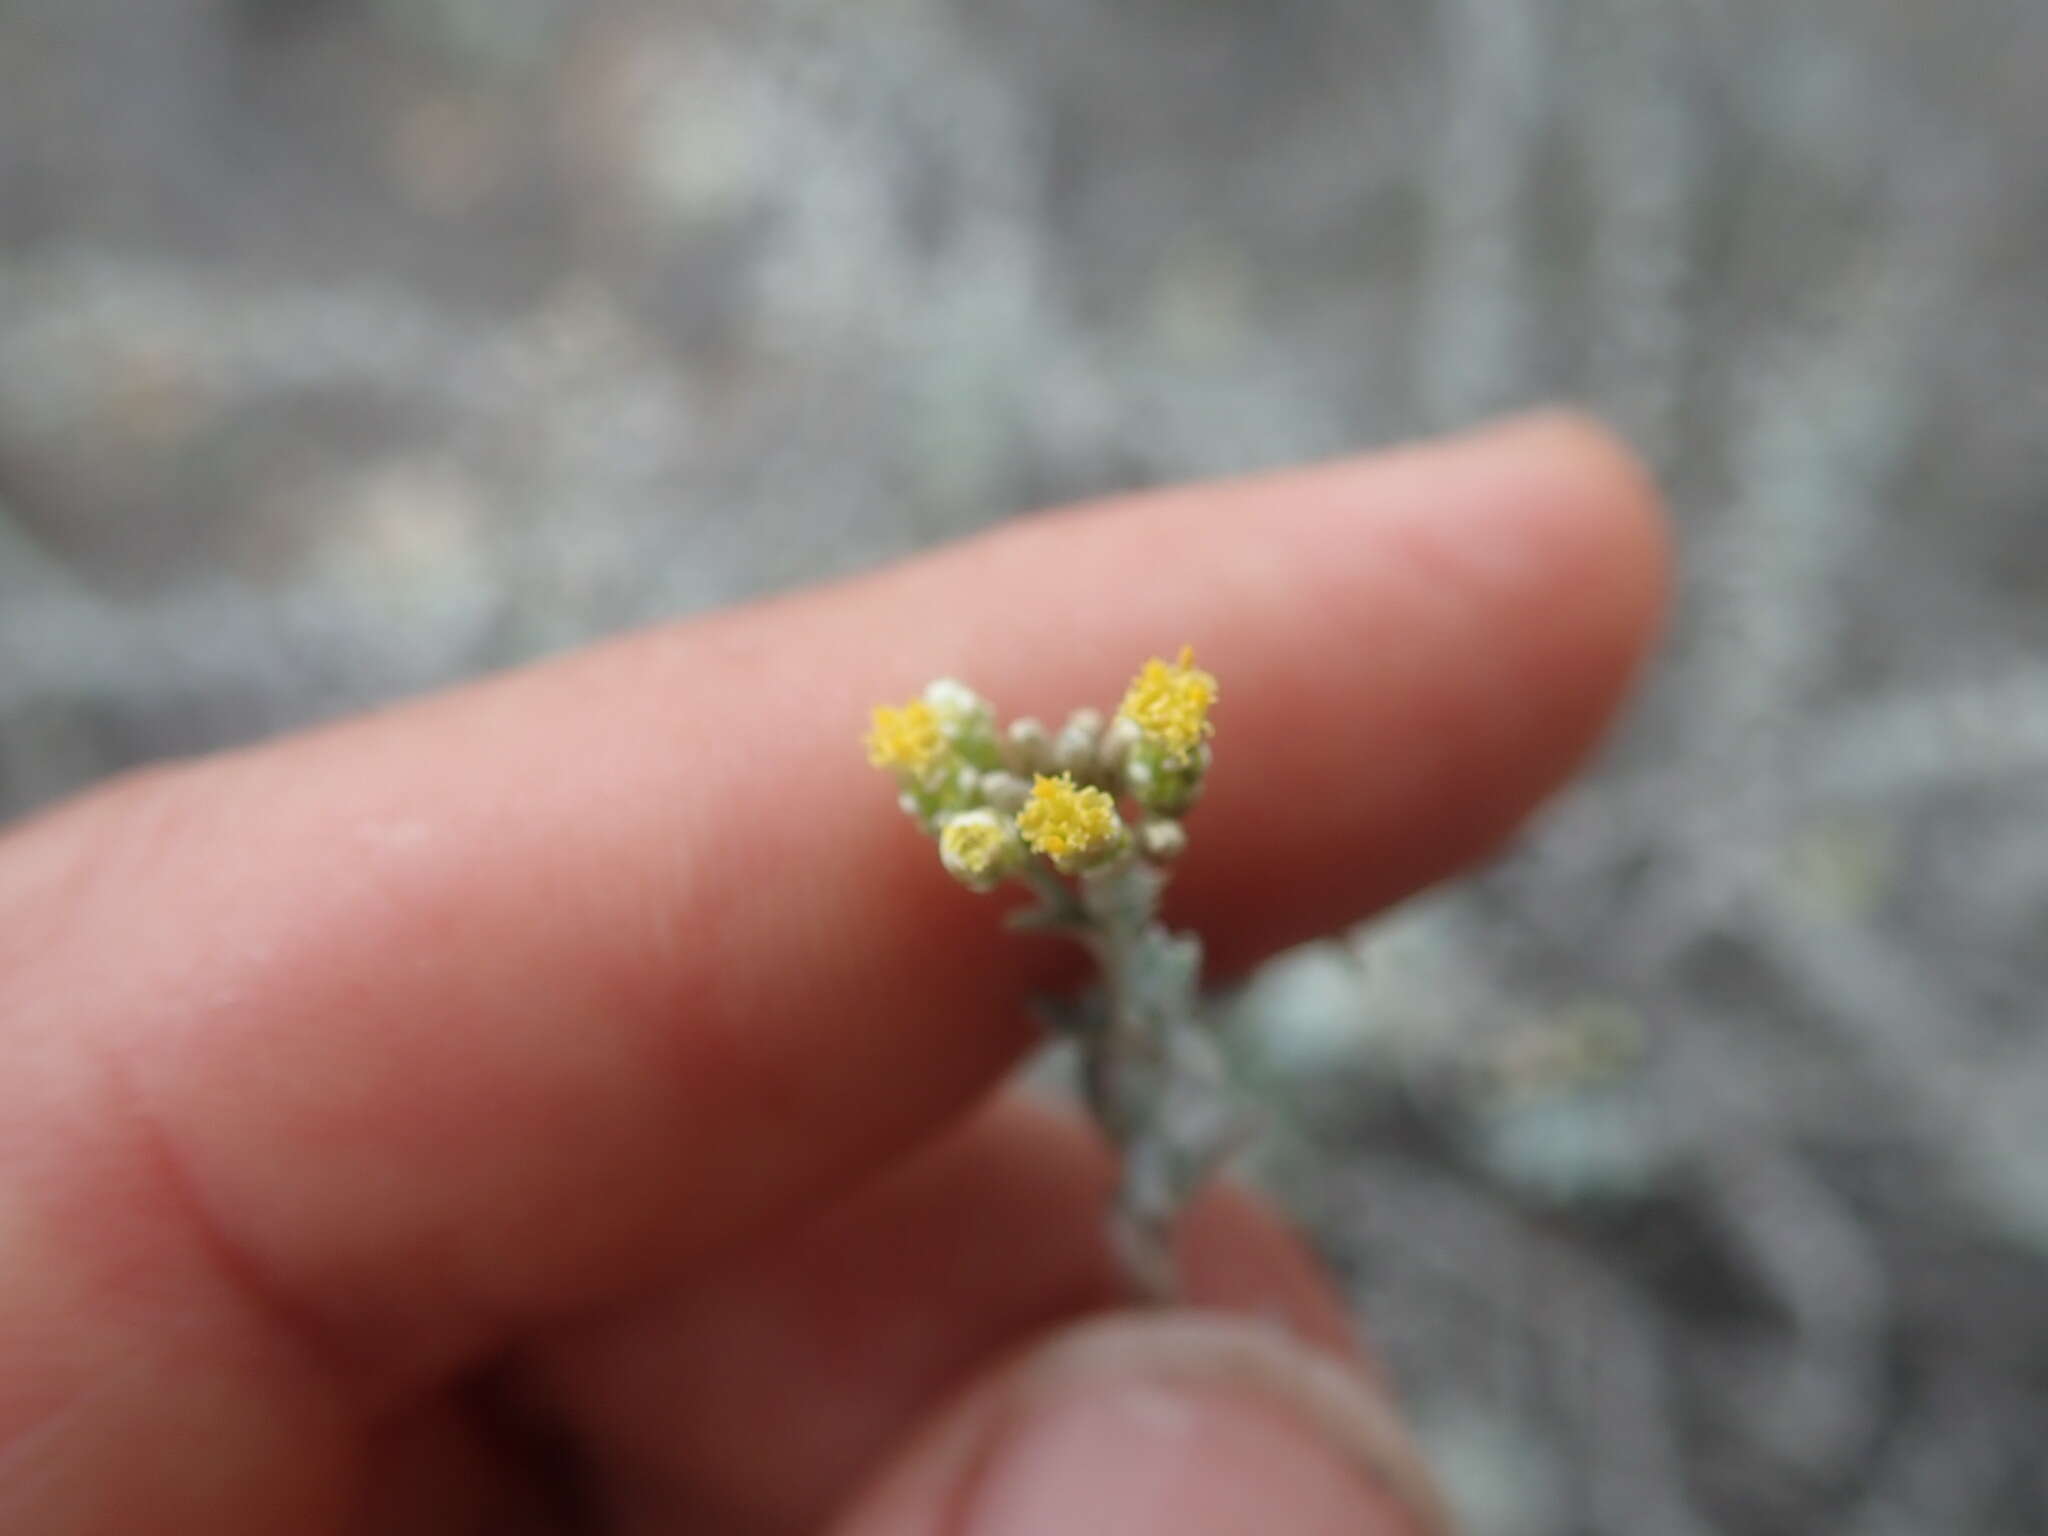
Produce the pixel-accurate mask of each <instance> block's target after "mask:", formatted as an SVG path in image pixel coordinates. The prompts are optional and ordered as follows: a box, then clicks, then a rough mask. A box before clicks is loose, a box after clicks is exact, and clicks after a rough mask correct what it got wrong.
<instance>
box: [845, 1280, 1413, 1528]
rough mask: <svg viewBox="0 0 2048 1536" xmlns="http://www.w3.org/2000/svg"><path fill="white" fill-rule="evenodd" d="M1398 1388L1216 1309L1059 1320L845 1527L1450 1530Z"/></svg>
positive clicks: (961, 1403) (914, 1446)
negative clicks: (1387, 1389)
mask: <svg viewBox="0 0 2048 1536" xmlns="http://www.w3.org/2000/svg"><path fill="white" fill-rule="evenodd" d="M1449 1529H1450V1526H1449V1524H1448V1522H1447V1519H1446V1517H1445V1515H1444V1514H1443V1511H1442V1506H1441V1504H1440V1503H1439V1501H1438V1499H1437V1496H1436V1494H1435V1491H1434V1489H1433V1486H1432V1484H1431V1482H1430V1479H1429V1475H1428V1473H1427V1472H1426V1471H1425V1470H1424V1468H1423V1465H1422V1462H1421V1460H1420V1458H1419V1457H1418V1456H1417V1454H1416V1452H1415V1449H1414V1447H1413V1445H1412V1444H1411V1443H1410V1441H1409V1439H1408V1435H1407V1432H1406V1430H1405V1429H1403V1428H1402V1426H1401V1424H1400V1421H1399V1420H1398V1419H1397V1418H1396V1417H1395V1414H1394V1411H1393V1408H1392V1407H1391V1405H1390V1404H1389V1403H1388V1401H1387V1399H1386V1398H1385V1397H1384V1396H1383V1395H1382V1394H1381V1393H1380V1392H1379V1391H1378V1390H1377V1389H1376V1388H1375V1387H1373V1386H1372V1385H1371V1384H1370V1383H1368V1382H1367V1381H1366V1379H1365V1378H1364V1377H1363V1376H1361V1375H1358V1374H1356V1373H1355V1372H1354V1371H1353V1370H1351V1369H1350V1368H1348V1367H1347V1366H1346V1365H1344V1364H1342V1363H1340V1362H1338V1361H1337V1360H1335V1359H1333V1358H1332V1357H1330V1356H1328V1355H1326V1354H1320V1353H1313V1352H1311V1351H1310V1350H1309V1349H1308V1348H1307V1347H1306V1346H1304V1345H1302V1344H1299V1343H1297V1342H1295V1341H1293V1340H1292V1339H1290V1338H1289V1337H1288V1336H1287V1335H1286V1334H1285V1333H1283V1332H1282V1331H1281V1330H1280V1329H1279V1328H1278V1327H1276V1326H1273V1325H1270V1324H1264V1323H1258V1322H1252V1321H1248V1320H1246V1319H1243V1318H1238V1317H1226V1316H1224V1315H1221V1314H1212V1313H1192V1312H1174V1313H1160V1314H1150V1315H1143V1316H1131V1315H1126V1316H1118V1317H1111V1318H1107V1319H1098V1320H1096V1321H1093V1322H1089V1323H1084V1324H1081V1325H1079V1326H1077V1327H1074V1328H1070V1329H1067V1330H1064V1331H1062V1332H1060V1333H1057V1334H1054V1335H1053V1336H1052V1337H1051V1338H1050V1339H1049V1340H1048V1341H1046V1342H1044V1343H1041V1344H1040V1345H1038V1346H1037V1347H1035V1348H1033V1349H1032V1350H1030V1351H1029V1352H1027V1353H1026V1354H1024V1355H1022V1356H1020V1357H1017V1358H1014V1359H1012V1360H1011V1361H1010V1362H1009V1363H1007V1364H1005V1365H1003V1366H1001V1367H999V1368H998V1369H997V1370H996V1371H995V1372H993V1373H992V1374H991V1375H990V1376H988V1377H985V1378H984V1379H983V1380H981V1381H980V1382H979V1383H977V1384H976V1385H974V1386H972V1387H970V1388H969V1389H968V1391H967V1392H966V1393H965V1394H964V1395H963V1396H961V1397H960V1398H958V1399H956V1400H955V1401H954V1402H953V1403H952V1404H951V1405H950V1406H949V1407H947V1408H945V1409H943V1410H941V1412H940V1413H939V1414H938V1415H937V1417H936V1418H935V1419H933V1420H932V1421H931V1422H930V1423H929V1424H928V1425H927V1426H926V1428H925V1429H924V1430H923V1431H922V1432H920V1433H919V1434H917V1435H916V1436H914V1437H913V1438H912V1440H911V1441H910V1443H909V1445H908V1447H907V1449H906V1450H905V1451H904V1452H903V1453H902V1454H901V1456H900V1458H899V1459H898V1460H897V1461H896V1463H895V1464H894V1465H893V1466H891V1467H889V1468H888V1469H887V1470H886V1471H885V1472H884V1473H883V1474H882V1476H881V1478H880V1480H879V1481H877V1482H876V1483H874V1484H873V1485H872V1486H871V1487H870V1488H869V1489H868V1491H867V1493H866V1494H865V1495H864V1496H863V1497H862V1498H861V1499H859V1500H858V1501H857V1502H856V1504H855V1506H854V1508H853V1511H852V1513H851V1515H850V1516H849V1517H848V1518H847V1519H846V1520H845V1521H844V1522H843V1523H842V1524H841V1526H840V1527H839V1536H1098V1533H1100V1536H1111V1533H1114V1536H1153V1533H1160V1536H1165V1533H1169V1532H1170V1533H1173V1536H1223V1533H1226V1532H1228V1533H1242V1532H1247V1531H1264V1530H1271V1531H1286V1532H1289V1533H1290V1536H1339V1533H1342V1536H1445V1533H1447V1532H1448V1531H1449Z"/></svg>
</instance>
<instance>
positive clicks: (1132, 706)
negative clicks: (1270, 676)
mask: <svg viewBox="0 0 2048 1536" xmlns="http://www.w3.org/2000/svg"><path fill="white" fill-rule="evenodd" d="M1215 702H1216V679H1215V678H1214V677H1212V676H1210V675H1209V674H1208V673H1207V672H1204V671H1203V670H1202V669H1201V668H1199V667H1197V666H1196V665H1195V652H1194V648H1193V647H1192V646H1186V645H1184V646H1182V647H1181V648H1180V659H1179V660H1178V661H1173V662H1165V661H1161V660H1160V659H1159V658H1158V657H1157V656H1155V657H1153V658H1152V659H1151V660H1150V661H1148V662H1146V663H1145V666H1144V670H1143V671H1141V672H1139V674H1138V675H1137V676H1136V677H1135V678H1133V679H1132V680H1131V686H1130V688H1129V689H1128V690H1127V691H1126V692H1125V694H1124V702H1123V707H1122V708H1121V709H1119V710H1118V711H1117V713H1118V714H1120V715H1122V716H1123V717H1124V718H1125V719H1126V720H1129V721H1130V722H1131V723H1132V724H1133V725H1135V726H1137V728H1138V729H1139V730H1140V731H1142V732H1144V734H1145V738H1146V740H1148V741H1150V742H1152V743H1154V744H1155V745H1157V746H1158V747H1159V748H1160V749H1161V750H1162V751H1164V752H1165V753H1166V755H1167V757H1168V758H1169V759H1179V758H1185V757H1186V756H1188V754H1190V753H1191V752H1193V751H1194V750H1195V748H1197V747H1199V746H1200V745H1201V744H1202V743H1203V742H1204V741H1206V740H1207V739H1208V738H1209V737H1210V736H1211V735H1212V734H1213V733H1214V732H1215V729H1216V727H1215V726H1213V725H1211V724H1210V723H1209V706H1210V705H1212V704H1214V703H1215Z"/></svg>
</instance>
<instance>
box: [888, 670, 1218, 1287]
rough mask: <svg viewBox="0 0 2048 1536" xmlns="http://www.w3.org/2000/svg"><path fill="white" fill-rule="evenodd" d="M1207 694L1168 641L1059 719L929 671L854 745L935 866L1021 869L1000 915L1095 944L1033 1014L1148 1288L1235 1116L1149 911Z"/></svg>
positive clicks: (1157, 1283) (1189, 979)
mask: <svg viewBox="0 0 2048 1536" xmlns="http://www.w3.org/2000/svg"><path fill="white" fill-rule="evenodd" d="M1216 695H1217V689H1216V679H1215V678H1214V677H1212V676H1210V675H1209V674H1208V673H1207V672H1204V671H1202V670H1201V669H1200V668H1198V667H1197V666H1195V664H1194V656H1193V653H1192V652H1191V651H1189V650H1188V649H1186V648H1183V649H1182V651H1181V653H1180V656H1179V659H1178V660H1175V661H1171V662H1168V661H1162V660H1159V659H1157V658H1154V659H1153V660H1151V661H1148V662H1147V663H1146V664H1145V666H1144V667H1143V669H1142V670H1141V671H1140V672H1139V673H1138V675H1137V677H1135V678H1134V679H1133V680H1132V681H1131V685H1130V687H1129V689H1128V690H1127V691H1126V692H1125V694H1124V698H1123V702H1122V704H1121V705H1120V706H1119V707H1118V709H1117V712H1116V714H1115V716H1114V717H1112V718H1111V719H1110V720H1109V721H1108V722H1107V723H1105V722H1104V720H1103V717H1102V714H1101V712H1100V711H1098V710H1093V709H1079V710H1076V711H1075V712H1074V713H1073V714H1072V715H1071V716H1069V717H1068V719H1067V722H1066V724H1065V725H1064V726H1062V727H1061V728H1060V730H1059V731H1058V732H1057V734H1054V733H1051V732H1048V731H1047V729H1046V728H1045V726H1044V725H1042V724H1041V723H1040V722H1038V721H1037V720H1033V719H1028V718H1027V719H1019V720H1015V721H1012V722H1011V723H1010V725H1009V726H1008V728H1007V729H1000V728H998V725H997V722H996V717H995V711H994V710H993V709H992V708H991V707H990V705H989V704H988V702H987V701H986V700H984V699H983V698H981V697H980V695H978V694H976V693H975V692H974V691H973V690H972V689H970V688H968V687H966V686H965V685H963V684H961V683H957V682H954V681H953V680H952V679H950V678H944V679H941V680H939V681H938V682H935V683H933V684H932V685H931V686H930V687H928V688H926V689H925V691H924V693H923V694H922V695H921V696H920V697H918V698H916V699H913V700H911V701H910V702H909V703H907V704H904V705H902V706H901V707H900V708H890V707H887V706H884V707H881V708H878V709H876V710H875V712H874V722H873V726H872V728H871V729H870V730H869V732H868V736H867V749H868V761H869V762H870V763H872V764H873V765H874V766H875V767H877V768H883V769H887V770H889V771H890V772H892V773H893V774H894V775H895V777H896V782H897V787H898V790H899V797H898V798H899V803H900V804H901V805H902V807H903V809H904V811H905V812H906V813H907V814H908V815H909V816H911V817H912V818H913V819H914V820H915V821H916V822H917V823H918V825H919V826H921V827H923V828H924V830H925V831H926V832H928V833H930V834H931V835H932V836H933V837H935V838H936V839H937V840H938V845H939V861H940V863H942V864H943V865H944V866H945V868H946V870H947V872H948V873H949V874H951V875H952V876H953V877H954V878H955V879H956V880H958V881H960V883H961V884H963V885H965V886H967V887H968V888H969V889H971V890H976V891H991V890H994V889H996V888H997V887H999V886H1001V885H1004V884H1005V883H1007V882H1017V883H1019V884H1022V885H1024V886H1026V887H1028V888H1029V889H1030V890H1031V891H1032V892H1033V893H1034V894H1035V895H1036V897H1037V900H1036V901H1035V903H1033V904H1032V905H1031V906H1029V907H1026V908H1023V909H1021V910H1019V911H1017V912H1015V913H1013V914H1011V917H1010V921H1011V923H1012V924H1013V925H1015V926H1017V927H1020V928H1030V929H1036V930H1041V931H1047V932H1052V933H1058V934H1063V935H1066V936H1067V937H1069V938H1072V939H1073V940H1075V941H1076V942H1078V943H1080V944H1081V945H1083V946H1084V947H1085V948H1086V949H1087V950H1088V951H1089V952H1090V953H1091V954H1092V955H1093V956H1094V957H1095V960H1096V964H1097V966H1098V968H1099V969H1100V971H1101V975H1102V986H1101V988H1100V989H1099V991H1098V992H1096V993H1094V994H1092V995H1090V996H1089V997H1086V998H1084V999H1082V1000H1080V1001H1078V1002H1076V1003H1073V1004H1067V1005H1061V1006H1058V1007H1056V1008H1054V1009H1052V1010H1051V1014H1052V1019H1053V1023H1054V1025H1055V1027H1057V1028H1059V1029H1060V1030H1062V1031H1063V1032H1064V1033H1066V1034H1068V1035H1069V1036H1071V1037H1072V1039H1073V1040H1074V1042H1075V1045H1076V1047H1077V1049H1078V1051H1079V1054H1080V1067H1081V1084H1082V1094H1083V1097H1084V1099H1085V1101H1086V1103H1087V1106H1088V1109H1089V1111H1090V1112H1091V1113H1092V1114H1093V1115H1094V1117H1095V1119H1096V1120H1097V1122H1098V1123H1099V1124H1100V1125H1101V1126H1102V1129H1103V1131H1104V1132H1105V1133H1106V1134H1107V1136H1108V1137H1109V1139H1110V1141H1111V1143H1112V1144H1113V1145H1114V1146H1115V1147H1116V1148H1117V1150H1118V1152H1119V1154H1120V1156H1121V1158H1122V1173H1121V1178H1120V1180H1119V1184H1118V1189H1117V1194H1116V1197H1115V1201H1114V1204H1113V1207H1112V1211H1111V1216H1110V1236H1111V1241H1112V1244H1113V1247H1114V1249H1115V1252H1116V1254H1117V1257H1118V1260H1119V1262H1120V1263H1121V1265H1122V1266H1123V1268H1124V1271H1125V1273H1126V1274H1127V1275H1128V1277H1129V1278H1130V1280H1131V1282H1132V1284H1133V1286H1134V1288H1135V1289H1136V1290H1137V1291H1138V1292H1139V1293H1140V1294H1142V1295H1145V1296H1148V1297H1152V1298H1156V1299H1161V1300H1165V1299H1170V1298H1171V1297H1172V1296H1173V1295H1174V1294H1175V1290H1176V1285H1175V1278H1174V1270H1173V1259H1172V1236H1173V1227H1174V1223H1175V1220H1176V1218H1177V1217H1178V1215H1179V1213H1180V1210H1181V1208H1182V1207H1183V1206H1184V1205H1185V1204H1186V1202H1187V1200H1188V1198H1189V1197H1190V1195H1192V1193H1193V1192H1194V1190H1195V1189H1196V1188H1197V1187H1198V1186H1199V1185H1200V1184H1201V1183H1202V1181H1203V1180H1204V1179H1206V1178H1207V1177H1208V1175H1209V1174H1210V1173H1211V1172H1212V1171H1213V1170H1214V1169H1215V1167H1216V1165H1217V1164H1218V1162H1220V1161H1221V1160H1222V1158H1223V1157H1224V1156H1225V1155H1226V1154H1227V1153H1228V1152H1229V1151H1230V1150H1231V1149H1232V1148H1233V1147H1234V1145H1235V1144H1236V1143H1237V1141H1238V1140H1239V1138H1240V1134H1241V1128H1240V1124H1239V1117H1238V1114H1237V1112H1236V1110H1235V1109H1234V1107H1233V1105H1232V1101H1231V1099H1230V1096H1229V1094H1228V1084H1227V1081H1226V1075H1225V1071H1224V1065H1223V1058H1222V1054H1221V1052H1220V1051H1219V1050H1218V1049H1217V1046H1216V1043H1215V1041H1214V1040H1213V1039H1211V1037H1210V1035H1209V1033H1208V1031H1207V1030H1206V1028H1205V1027H1204V1026H1203V1023H1202V1020H1201V1015H1200V1011H1199V1008H1198V991H1199V984H1200V977H1201V965H1202V946H1201V942H1200V941H1199V940H1198V939H1196V938H1194V937H1193V936H1192V935H1189V934H1175V933H1171V932H1169V931H1168V930H1167V929H1166V928H1165V927H1164V926H1163V925H1162V924H1161V923H1160V922H1159V919H1158V911H1159V896H1160V892H1161V891H1162V889H1163V888H1164V886H1165V884H1166V873H1167V867H1168V866H1169V865H1170V864H1171V863H1172V862H1173V860H1175V859H1176V858H1178V857H1179V856H1180V855H1181V853H1182V852H1183V851H1184V850H1185V849H1186V847H1187V833H1186V831H1185V829H1184V827H1183V825H1182V818H1183V817H1185V815H1186V814H1187V812H1188V811H1189V809H1190V808H1192V807H1193V805H1194V804H1195V802H1196V800H1197V799H1199V798H1200V796H1201V793H1202V785H1203V781H1204V779H1205V777H1206V776H1207V774H1208V770H1209V763H1210V748H1209V739H1210V737H1211V736H1212V735H1213V734H1214V730H1215V727H1214V726H1213V725H1212V724H1211V722H1210V719H1209V711H1210V708H1211V706H1213V705H1214V704H1215V702H1216Z"/></svg>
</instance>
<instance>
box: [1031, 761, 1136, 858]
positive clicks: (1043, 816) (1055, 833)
mask: <svg viewBox="0 0 2048 1536" xmlns="http://www.w3.org/2000/svg"><path fill="white" fill-rule="evenodd" d="M1017 830H1018V832H1019V833H1021V834H1022V835H1023V838H1024V841H1025V843H1026V844H1027V845H1028V846H1029V847H1030V849H1031V851H1032V852H1033V853H1042V854H1044V855H1045V856H1046V857H1047V858H1049V859H1051V860H1052V861H1053V863H1054V865H1056V866H1057V867H1058V868H1060V869H1072V868H1075V867H1078V866H1079V865H1080V864H1082V863H1084V862H1086V861H1088V860H1090V859H1095V858H1099V857H1101V856H1102V855H1103V854H1105V853H1108V852H1110V851H1111V850H1113V849H1115V848H1116V847H1118V846H1119V845H1120V844H1121V843H1122V842H1123V840H1124V824H1123V819H1122V818H1121V817H1120V816H1118V815H1117V813H1116V802H1115V801H1114V800H1112V799H1111V798H1110V797H1109V795H1108V794H1107V793H1106V792H1104V791H1103V790H1099V789H1095V788H1093V787H1092V786H1089V785H1086V784H1076V783H1075V782H1074V776H1073V775H1072V774H1070V773H1063V774H1061V775H1060V776H1059V777H1058V778H1047V777H1046V776H1045V775H1044V774H1040V775H1039V776H1038V777H1037V779H1036V780H1035V781H1033V783H1032V785H1031V798H1030V799H1029V800H1028V801H1026V802H1025V805H1024V809H1023V810H1021V811H1019V812H1018V813H1017Z"/></svg>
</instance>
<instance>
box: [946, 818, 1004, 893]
mask: <svg viewBox="0 0 2048 1536" xmlns="http://www.w3.org/2000/svg"><path fill="white" fill-rule="evenodd" d="M1013 847H1015V844H1014V843H1013V841H1012V840H1011V834H1010V832H1009V829H1008V828H1006V827H1005V826H1004V825H1003V822H1002V820H1001V818H999V817H997V816H995V815H993V814H991V813H989V812H986V811H983V812H980V813H978V814H977V813H970V814H968V815H966V816H962V817H958V818H956V819H955V820H953V821H951V822H948V823H947V824H946V826H945V828H944V830H943V831H941V832H940V833H939V856H940V858H941V859H943V860H944V861H945V865H946V868H948V869H949V870H952V871H953V872H954V873H955V874H957V875H958V876H959V877H960V878H962V879H963V880H969V881H981V880H988V879H991V878H993V877H994V876H996V875H997V874H1000V873H1001V872H1002V868H1003V866H1004V864H1006V863H1007V862H1008V861H1009V857H1010V851H1011V849H1012V848H1013Z"/></svg>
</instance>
